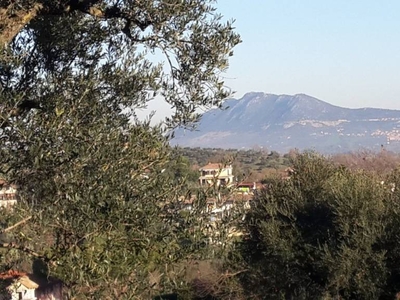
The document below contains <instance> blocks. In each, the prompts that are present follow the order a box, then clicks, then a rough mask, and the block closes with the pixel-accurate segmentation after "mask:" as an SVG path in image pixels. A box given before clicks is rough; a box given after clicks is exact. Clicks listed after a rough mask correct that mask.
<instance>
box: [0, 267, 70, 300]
mask: <svg viewBox="0 0 400 300" xmlns="http://www.w3.org/2000/svg"><path fill="white" fill-rule="evenodd" d="M20 299H21V300H61V299H63V297H62V282H61V281H60V280H57V279H51V278H44V277H39V276H35V275H33V274H27V273H24V272H19V271H15V270H9V271H7V272H4V273H0V300H20Z"/></svg>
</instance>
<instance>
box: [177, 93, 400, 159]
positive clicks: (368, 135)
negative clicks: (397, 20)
mask: <svg viewBox="0 0 400 300" xmlns="http://www.w3.org/2000/svg"><path fill="white" fill-rule="evenodd" d="M399 130H400V111H398V110H388V109H376V108H360V109H350V108H343V107H338V106H334V105H331V104H329V103H327V102H324V101H322V100H319V99H316V98H313V97H310V96H308V95H304V94H297V95H293V96H290V95H274V94H265V93H260V92H251V93H248V94H246V95H244V96H243V97H242V98H241V99H228V100H226V101H225V103H224V109H222V110H221V109H213V110H210V111H208V112H206V113H205V114H204V115H203V117H202V119H201V120H200V123H199V125H198V127H197V129H196V130H195V131H188V130H184V129H178V130H176V132H175V138H174V139H173V140H172V144H173V145H180V146H186V147H219V148H225V149H226V148H236V149H241V148H246V149H247V148H253V147H255V146H257V147H264V148H268V149H273V150H276V151H279V152H287V151H289V150H290V149H293V148H297V149H300V150H304V149H313V150H317V151H320V152H323V153H337V152H348V151H357V150H359V149H371V150H377V149H379V148H380V147H381V145H385V147H386V148H387V149H389V150H393V151H397V150H400V132H399Z"/></svg>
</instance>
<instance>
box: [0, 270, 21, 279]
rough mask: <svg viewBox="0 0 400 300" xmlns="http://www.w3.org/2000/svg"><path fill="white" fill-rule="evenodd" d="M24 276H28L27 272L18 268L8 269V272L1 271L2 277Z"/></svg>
mask: <svg viewBox="0 0 400 300" xmlns="http://www.w3.org/2000/svg"><path fill="white" fill-rule="evenodd" d="M22 276H26V273H25V272H20V271H17V270H8V271H7V272H3V273H0V279H10V278H19V277H22Z"/></svg>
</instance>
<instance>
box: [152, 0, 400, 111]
mask: <svg viewBox="0 0 400 300" xmlns="http://www.w3.org/2000/svg"><path fill="white" fill-rule="evenodd" d="M216 7H217V9H218V12H219V13H221V14H222V15H223V16H224V18H225V19H235V23H234V25H235V27H236V31H237V32H238V33H239V34H240V35H241V38H242V40H243V42H242V43H241V44H240V45H238V46H237V47H236V48H235V49H234V56H233V57H232V58H231V60H230V67H229V69H228V71H227V72H226V73H225V74H223V77H224V78H225V83H226V85H227V86H228V87H229V88H231V89H232V90H233V91H236V93H235V94H234V97H235V98H240V97H242V96H243V95H244V94H245V93H247V92H251V91H261V92H266V93H273V94H289V95H292V94H298V93H304V94H308V95H310V96H313V97H316V98H318V99H321V100H323V101H326V102H329V103H331V104H334V105H338V106H343V107H350V108H358V107H377V108H390V109H400V16H399V12H400V1H399V0H385V1H376V0H274V1H268V0H246V1H245V0H218V2H217V4H216ZM153 107H154V108H157V109H158V112H157V115H156V116H157V117H162V116H163V115H164V114H166V113H167V109H166V107H165V106H163V105H162V104H160V103H156V101H155V102H154V103H152V104H151V105H150V106H149V108H150V109H152V108H153Z"/></svg>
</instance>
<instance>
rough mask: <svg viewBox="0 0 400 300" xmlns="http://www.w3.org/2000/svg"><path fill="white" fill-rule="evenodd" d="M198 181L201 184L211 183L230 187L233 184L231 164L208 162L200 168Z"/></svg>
mask: <svg viewBox="0 0 400 300" xmlns="http://www.w3.org/2000/svg"><path fill="white" fill-rule="evenodd" d="M199 171H200V177H199V181H200V184H201V185H213V184H216V185H217V186H220V185H221V186H227V187H230V186H232V185H233V184H234V181H233V177H234V176H233V172H232V171H233V170H232V166H231V165H223V164H216V163H209V164H207V165H205V166H204V167H202V168H200V170H199Z"/></svg>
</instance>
